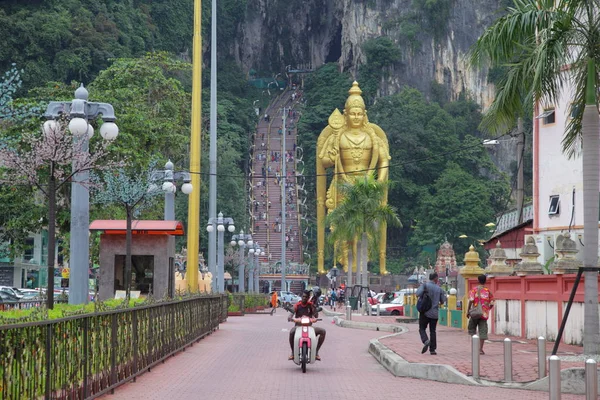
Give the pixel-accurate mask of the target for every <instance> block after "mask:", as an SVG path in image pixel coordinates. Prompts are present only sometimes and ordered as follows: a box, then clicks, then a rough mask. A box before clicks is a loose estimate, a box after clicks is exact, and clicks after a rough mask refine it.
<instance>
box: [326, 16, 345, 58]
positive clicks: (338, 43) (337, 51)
mask: <svg viewBox="0 0 600 400" xmlns="http://www.w3.org/2000/svg"><path fill="white" fill-rule="evenodd" d="M341 56H342V24H339V25H338V29H337V31H336V33H335V35H334V36H333V38H331V41H330V42H329V53H327V57H325V63H330V62H337V61H338V60H339V59H340V57H341Z"/></svg>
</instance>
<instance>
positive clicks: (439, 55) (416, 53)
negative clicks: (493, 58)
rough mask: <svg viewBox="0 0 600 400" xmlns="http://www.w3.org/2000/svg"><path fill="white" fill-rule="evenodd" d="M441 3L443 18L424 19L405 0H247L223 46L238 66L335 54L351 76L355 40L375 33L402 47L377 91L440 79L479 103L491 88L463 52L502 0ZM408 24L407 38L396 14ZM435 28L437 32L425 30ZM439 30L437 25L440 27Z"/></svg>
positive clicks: (358, 46) (331, 58)
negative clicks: (434, 22)
mask: <svg viewBox="0 0 600 400" xmlns="http://www.w3.org/2000/svg"><path fill="white" fill-rule="evenodd" d="M438 3H439V4H446V5H449V12H448V17H447V19H445V20H444V22H445V26H441V25H444V24H443V23H442V24H439V25H440V26H438V27H432V26H431V24H429V26H428V23H427V19H426V18H425V17H424V16H423V15H422V14H419V12H418V10H415V8H414V6H413V1H412V0H302V1H289V0H253V1H248V2H247V4H248V6H247V12H246V18H245V22H243V23H242V25H241V26H240V27H239V33H238V35H237V38H236V39H235V41H234V45H233V48H232V49H231V52H232V53H233V55H234V56H235V58H236V59H237V61H238V62H239V63H240V65H242V66H243V67H244V68H245V69H246V70H250V69H255V70H258V71H281V72H282V73H283V72H284V71H285V69H286V66H291V67H292V68H294V67H297V66H299V65H305V66H306V65H310V66H312V67H313V68H316V67H319V66H320V65H322V64H324V63H327V62H339V65H340V67H341V68H342V69H343V70H346V71H350V72H351V73H352V74H353V75H355V76H356V74H357V71H358V67H359V66H360V65H361V64H363V63H364V62H365V61H366V59H365V58H366V56H365V54H364V51H363V48H362V45H363V44H364V43H365V41H367V40H369V39H372V38H375V37H379V36H382V35H385V36H388V37H389V38H391V39H392V40H393V41H394V43H395V44H396V45H397V46H398V47H399V49H400V50H401V51H402V59H401V61H400V62H398V63H396V64H395V65H394V66H392V67H390V68H389V69H388V70H387V74H386V77H385V78H384V79H382V84H381V85H380V86H381V87H380V89H381V91H382V93H381V94H393V93H395V92H397V91H399V90H400V89H401V88H402V87H403V86H405V85H408V86H412V87H416V88H417V89H419V90H421V91H422V92H424V93H429V92H430V88H431V84H432V82H433V81H435V82H437V83H439V84H443V85H444V86H445V88H446V91H447V92H448V93H449V95H450V98H451V99H456V98H457V97H458V96H459V95H460V94H461V93H467V94H469V95H470V96H471V97H472V98H473V99H475V100H476V101H477V102H478V103H480V104H481V105H482V106H484V107H485V106H487V105H488V104H489V103H490V101H491V99H492V96H493V87H492V86H491V85H490V84H488V82H487V79H486V74H487V72H486V71H477V70H473V69H471V68H470V67H469V66H468V65H467V63H466V59H465V54H466V53H467V51H468V49H469V48H470V46H471V45H472V44H473V43H474V42H475V41H476V39H477V38H478V37H479V35H480V34H481V33H482V32H483V31H484V29H485V28H486V27H487V26H489V25H490V24H491V23H492V22H493V21H494V19H496V18H498V16H499V15H500V13H499V10H500V9H501V8H502V7H503V5H502V4H503V3H506V2H505V1H502V0H438ZM407 20H408V21H410V22H412V24H413V27H416V31H415V32H412V33H411V34H412V35H413V37H412V40H411V42H410V43H408V42H407V38H406V32H403V29H404V30H405V29H406V28H405V26H406V25H403V24H402V21H407ZM432 29H437V32H432ZM440 32H441V33H440Z"/></svg>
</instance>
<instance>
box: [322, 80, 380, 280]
mask: <svg viewBox="0 0 600 400" xmlns="http://www.w3.org/2000/svg"><path fill="white" fill-rule="evenodd" d="M348 93H349V94H350V95H349V96H348V99H347V100H346V105H345V107H344V114H343V115H342V114H341V113H340V111H339V110H338V109H337V108H336V109H335V110H334V111H333V113H332V114H331V115H330V116H329V121H328V122H329V124H328V125H327V126H326V127H325V129H323V131H322V132H321V134H320V135H319V139H318V141H317V225H318V228H317V247H318V248H317V257H318V261H317V266H318V269H319V273H321V274H323V273H325V268H324V265H323V264H324V247H325V226H324V224H323V220H324V219H325V210H328V211H331V210H333V209H335V208H336V206H337V204H338V203H339V202H340V201H341V199H340V198H339V196H338V195H337V185H338V183H339V182H341V181H340V180H342V181H345V182H350V183H352V182H353V181H354V179H356V177H363V176H365V175H366V174H374V175H375V176H376V177H377V180H378V181H381V182H387V180H388V166H389V161H390V151H389V145H388V140H387V137H386V136H385V132H383V130H382V129H381V128H380V127H379V126H377V125H375V124H372V123H370V122H369V120H368V118H367V110H366V109H365V102H364V100H363V98H362V96H361V94H362V90H360V88H359V87H358V82H356V81H355V82H354V83H352V88H350V90H349V91H348ZM327 168H333V172H334V174H333V178H332V180H331V183H330V185H329V189H327V176H326V174H325V173H326V169H327ZM384 202H385V203H387V193H386V194H385V197H384ZM386 230H387V226H386V224H382V226H381V233H380V240H379V268H380V272H381V274H382V275H383V274H385V273H387V271H386V267H385V248H386ZM336 248H337V249H341V252H342V254H341V256H340V262H341V263H342V265H343V266H344V271H346V272H347V271H348V265H347V264H348V256H347V251H348V249H351V251H352V254H353V257H352V259H353V266H352V270H353V271H356V263H357V257H356V254H357V249H356V241H354V242H352V243H346V244H341V245H338V246H336Z"/></svg>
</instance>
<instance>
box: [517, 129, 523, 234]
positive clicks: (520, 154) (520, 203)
mask: <svg viewBox="0 0 600 400" xmlns="http://www.w3.org/2000/svg"><path fill="white" fill-rule="evenodd" d="M524 149H525V130H524V129H523V119H522V118H521V117H519V119H518V120H517V163H518V164H517V167H518V170H517V213H518V219H517V224H519V225H520V224H521V223H523V201H524V197H525V194H524V190H523V180H524V178H523V164H524V161H525V157H524V155H525V151H524Z"/></svg>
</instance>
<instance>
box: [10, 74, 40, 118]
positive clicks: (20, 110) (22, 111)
mask: <svg viewBox="0 0 600 400" xmlns="http://www.w3.org/2000/svg"><path fill="white" fill-rule="evenodd" d="M21 72H23V71H22V70H21V71H19V70H18V69H17V67H16V66H15V64H12V68H11V69H9V70H8V71H6V72H4V75H2V77H1V78H0V124H5V123H10V122H14V121H19V120H23V119H26V118H31V117H32V116H33V115H34V114H39V113H40V111H41V108H40V107H39V105H35V106H33V105H29V106H26V105H23V104H19V105H16V104H15V103H14V101H13V96H14V94H15V93H16V92H17V90H19V89H20V88H21V85H22V84H23V82H22V81H21Z"/></svg>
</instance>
